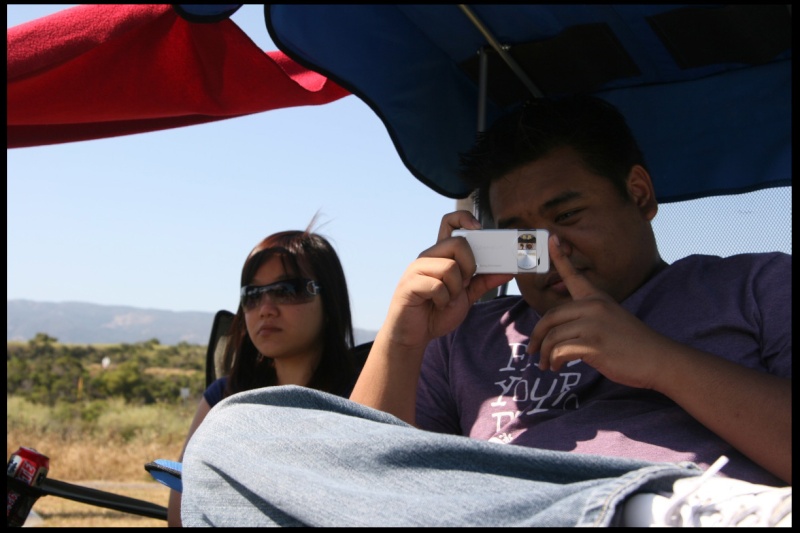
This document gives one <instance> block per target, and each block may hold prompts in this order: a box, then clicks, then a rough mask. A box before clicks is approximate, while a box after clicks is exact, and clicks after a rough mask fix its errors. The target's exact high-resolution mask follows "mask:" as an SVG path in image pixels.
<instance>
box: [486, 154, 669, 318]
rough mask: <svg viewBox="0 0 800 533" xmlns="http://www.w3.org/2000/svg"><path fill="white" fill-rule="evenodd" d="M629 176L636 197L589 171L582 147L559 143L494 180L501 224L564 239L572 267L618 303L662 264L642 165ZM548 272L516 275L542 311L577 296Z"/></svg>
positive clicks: (492, 195)
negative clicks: (581, 156)
mask: <svg viewBox="0 0 800 533" xmlns="http://www.w3.org/2000/svg"><path fill="white" fill-rule="evenodd" d="M634 168H635V169H636V170H635V171H632V172H631V174H630V175H629V176H628V192H629V198H627V199H626V198H624V197H623V196H622V195H621V194H620V192H619V190H618V189H617V188H615V187H614V185H613V184H612V183H611V181H610V180H608V179H607V178H605V177H602V176H598V175H596V174H593V173H592V172H591V171H589V170H588V169H587V168H586V167H585V166H584V164H583V163H582V161H581V159H580V157H579V156H578V154H577V152H575V151H574V150H573V149H571V148H560V149H557V150H555V151H554V152H552V153H551V154H550V155H548V156H547V157H544V158H542V159H540V160H538V161H535V162H533V163H529V164H528V165H526V166H524V167H522V168H520V169H517V170H515V171H513V172H511V173H509V174H508V175H506V176H504V177H502V178H500V179H498V180H496V181H494V182H493V183H492V184H491V186H490V188H489V204H490V207H491V210H492V215H493V217H494V220H495V221H496V222H497V227H498V228H503V229H505V228H511V229H514V228H516V229H524V228H531V229H546V230H548V231H549V232H550V233H551V234H555V235H557V236H558V238H559V240H560V242H561V247H562V249H563V250H564V252H565V253H566V255H567V257H568V258H569V259H570V261H571V262H572V264H573V266H574V267H575V268H576V269H577V270H578V271H579V272H580V273H582V274H583V275H584V276H586V278H587V279H588V280H589V281H590V282H591V283H593V284H594V285H595V286H596V287H597V288H599V289H601V290H603V291H605V292H607V293H608V294H609V295H611V297H613V298H614V299H615V300H617V301H622V300H624V299H625V298H627V297H628V296H629V295H630V294H631V293H632V292H633V291H634V290H636V289H637V288H638V287H639V286H640V285H641V284H642V283H643V282H644V281H645V280H646V279H647V278H648V277H649V276H650V275H651V274H652V272H653V269H654V267H655V265H656V264H657V263H658V261H659V257H658V251H657V249H656V244H655V239H654V237H653V233H652V229H651V226H650V220H652V218H653V217H654V216H655V214H656V211H657V209H658V208H657V204H656V201H655V197H654V195H653V189H652V185H651V183H650V178H649V176H648V175H647V173H646V171H645V170H644V169H642V168H641V167H634ZM550 265H551V266H550V272H549V273H548V274H520V275H518V276H517V277H516V279H517V285H518V286H519V290H520V293H521V294H522V296H523V298H524V299H525V301H526V302H527V303H528V305H530V306H531V307H533V308H534V309H535V310H536V311H537V312H539V313H540V314H543V313H545V312H546V311H547V310H548V309H550V308H552V307H555V306H557V305H560V304H563V303H566V302H568V301H570V300H571V297H570V295H569V292H568V291H567V289H566V287H565V286H564V284H563V283H562V282H561V278H560V276H559V275H558V273H557V272H556V270H555V267H554V266H553V263H552V262H551V263H550Z"/></svg>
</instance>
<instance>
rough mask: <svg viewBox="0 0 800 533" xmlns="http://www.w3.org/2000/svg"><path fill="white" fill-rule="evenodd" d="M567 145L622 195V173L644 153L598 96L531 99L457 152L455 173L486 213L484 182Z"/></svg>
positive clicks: (624, 175) (620, 118)
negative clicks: (458, 169) (458, 165)
mask: <svg viewBox="0 0 800 533" xmlns="http://www.w3.org/2000/svg"><path fill="white" fill-rule="evenodd" d="M566 146H569V147H572V148H573V149H575V150H576V151H577V152H578V153H579V154H580V156H581V158H582V160H583V162H584V164H585V165H586V167H587V168H588V169H589V170H590V171H592V172H594V173H595V174H598V175H600V176H603V177H606V178H608V179H609V180H611V182H612V183H613V184H614V186H615V187H616V188H617V189H618V190H619V191H620V193H621V194H622V195H623V196H624V197H625V198H627V197H628V194H627V189H626V178H627V176H628V173H629V171H630V169H631V167H633V165H637V164H638V165H641V166H643V167H645V168H647V167H646V165H645V162H644V156H643V155H642V151H641V149H640V148H639V145H638V144H637V142H636V139H635V138H634V137H633V134H632V133H631V130H630V128H629V127H628V124H627V123H626V122H625V118H624V117H623V116H622V114H621V113H620V112H619V111H618V110H617V109H616V108H615V107H614V106H612V105H611V104H609V103H608V102H606V101H605V100H601V99H600V98H596V97H592V96H586V95H580V96H572V97H569V98H565V99H561V100H549V99H544V98H538V99H533V100H530V101H529V102H527V103H526V104H524V105H523V106H521V107H520V108H518V109H517V110H515V111H513V112H511V113H509V114H507V115H505V116H503V117H501V118H499V119H498V120H497V121H495V122H494V123H493V124H492V126H491V127H490V128H489V129H488V130H487V131H486V132H484V133H480V134H478V139H477V141H476V143H475V145H474V146H473V147H472V148H471V149H470V150H469V151H467V152H465V153H463V154H462V155H461V178H462V179H463V180H464V182H465V183H467V184H468V185H469V186H470V187H471V188H472V189H473V190H475V194H476V195H477V196H476V200H477V203H478V207H479V208H480V210H481V212H482V213H484V214H487V215H489V216H491V210H490V206H489V196H488V193H489V186H490V185H491V183H492V182H494V181H495V180H496V179H498V178H500V177H502V176H505V175H507V174H508V173H509V172H512V171H514V170H516V169H518V168H520V167H522V166H524V165H526V164H528V163H531V162H533V161H536V160H538V159H541V158H542V157H545V156H547V155H549V154H550V153H552V152H553V151H554V150H556V149H557V148H562V147H566Z"/></svg>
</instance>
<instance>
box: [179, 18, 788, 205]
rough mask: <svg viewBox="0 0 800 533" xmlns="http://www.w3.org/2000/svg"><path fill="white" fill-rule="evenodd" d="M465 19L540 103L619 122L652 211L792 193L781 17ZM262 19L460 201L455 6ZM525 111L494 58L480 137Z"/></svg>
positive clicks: (469, 109) (467, 62) (469, 137)
mask: <svg viewBox="0 0 800 533" xmlns="http://www.w3.org/2000/svg"><path fill="white" fill-rule="evenodd" d="M181 7H182V8H184V9H185V10H187V11H190V10H191V7H192V6H181ZM203 7H204V8H205V9H208V8H209V6H203ZM232 7H235V6H231V5H225V6H220V8H221V9H220V12H222V11H224V10H228V11H230V9H231V8H232ZM471 9H472V11H473V12H474V13H475V14H476V15H477V17H478V18H479V19H480V20H481V21H482V22H483V24H484V25H485V26H487V27H488V29H489V30H490V31H491V32H492V34H493V35H494V36H495V38H496V39H497V40H498V41H499V42H500V43H502V44H503V45H505V46H507V47H508V48H507V51H508V53H509V54H510V55H511V56H512V57H513V58H514V60H515V61H516V62H517V63H518V64H519V65H520V66H521V67H522V68H523V70H524V71H525V72H526V73H527V75H528V76H529V78H530V79H531V80H532V82H533V83H534V85H535V86H536V87H537V88H538V89H539V90H540V91H541V93H542V94H544V95H545V96H550V97H554V98H558V97H561V96H565V95H568V94H573V93H581V92H587V93H592V94H595V95H597V96H599V97H601V98H604V99H606V100H608V101H609V102H611V103H613V104H614V105H616V106H617V107H618V108H619V109H620V110H621V111H622V112H623V114H624V115H625V116H626V117H627V119H628V122H629V124H630V126H631V128H632V129H633V131H634V134H635V135H636V136H637V138H638V139H639V142H640V144H641V147H642V150H643V151H644V153H645V157H646V159H647V162H648V166H649V167H650V171H651V174H652V175H653V179H654V181H655V187H656V192H657V194H658V197H659V201H660V202H674V201H680V200H688V199H693V198H700V197H705V196H713V195H719V194H732V193H740V192H747V191H752V190H757V189H761V188H767V187H776V186H786V185H791V55H792V53H791V13H790V11H789V9H790V8H789V7H788V6H786V5H765V6H740V5H710V4H709V5H615V6H609V5H475V6H471ZM207 13H208V12H207ZM265 17H266V24H267V29H268V31H269V33H270V36H271V37H272V39H273V41H274V42H275V44H276V45H277V46H278V47H279V48H280V49H281V50H282V51H283V52H284V53H286V54H287V55H289V56H290V57H292V58H293V59H295V60H296V61H297V62H298V63H300V64H303V65H304V66H306V67H307V68H310V69H312V70H316V71H318V72H320V73H321V74H324V75H326V76H328V77H329V78H331V79H332V80H333V81H335V82H337V83H338V84H339V85H341V86H343V87H344V88H346V89H347V90H349V91H350V92H352V93H353V94H355V95H357V96H358V97H359V98H361V99H362V100H363V101H364V102H366V103H367V104H368V105H369V106H370V107H371V108H372V110H373V111H374V112H375V113H376V114H377V115H378V116H379V117H380V118H381V120H382V121H383V123H384V125H385V126H386V129H387V130H388V132H389V135H390V136H391V139H392V141H393V142H394V145H395V147H396V148H397V151H398V154H399V155H400V157H401V159H402V161H403V162H404V164H405V165H406V166H407V167H408V169H409V170H410V171H411V173H412V174H413V175H414V176H415V177H416V178H417V179H419V180H420V181H422V182H423V183H424V184H426V185H427V186H428V187H430V188H431V189H433V190H435V191H437V192H438V193H440V194H442V195H445V196H447V197H450V198H463V197H466V196H467V195H468V194H469V193H470V192H471V191H470V190H468V189H467V188H466V186H465V185H464V184H463V183H462V182H461V180H460V179H459V177H458V165H459V154H460V153H461V152H463V151H465V150H466V149H468V148H469V147H470V146H471V145H472V143H473V142H474V140H475V134H476V130H477V124H478V116H477V115H478V84H477V78H478V66H477V65H478V62H477V53H478V51H479V50H480V49H482V48H483V49H487V48H489V47H488V45H487V40H486V38H485V37H484V35H483V34H482V33H481V32H480V31H479V30H478V29H477V28H476V26H475V25H474V24H473V23H472V21H470V20H469V18H468V17H467V16H466V15H465V13H464V12H463V11H462V10H461V9H460V8H459V7H458V6H457V5H327V6H326V5H294V4H286V5H267V6H266V8H265ZM530 96H531V95H530V92H529V91H528V90H527V89H526V88H525V86H524V85H523V84H522V83H520V82H519V81H518V80H517V78H516V77H515V75H514V74H513V73H512V71H511V70H510V69H509V68H508V67H507V66H506V65H505V63H504V62H503V61H502V60H501V59H500V57H499V55H498V54H497V53H495V52H494V51H492V50H489V68H488V102H487V106H486V123H487V124H488V125H490V124H491V123H492V122H493V121H494V120H496V119H497V118H498V117H499V116H500V115H502V114H504V113H506V112H508V111H510V110H511V109H513V108H514V107H516V106H518V105H520V104H521V103H522V102H523V101H524V100H525V99H527V98H529V97H530Z"/></svg>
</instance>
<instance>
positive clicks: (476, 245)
mask: <svg viewBox="0 0 800 533" xmlns="http://www.w3.org/2000/svg"><path fill="white" fill-rule="evenodd" d="M452 235H453V237H464V238H466V239H467V242H468V243H469V247H470V248H471V249H472V254H473V255H474V256H475V263H476V264H477V266H478V268H477V270H476V274H524V273H526V272H528V273H534V274H544V273H547V272H548V271H549V270H550V254H549V253H548V250H547V239H548V237H549V236H550V233H549V232H548V231H547V230H544V229H478V230H467V229H457V230H455V231H453V233H452Z"/></svg>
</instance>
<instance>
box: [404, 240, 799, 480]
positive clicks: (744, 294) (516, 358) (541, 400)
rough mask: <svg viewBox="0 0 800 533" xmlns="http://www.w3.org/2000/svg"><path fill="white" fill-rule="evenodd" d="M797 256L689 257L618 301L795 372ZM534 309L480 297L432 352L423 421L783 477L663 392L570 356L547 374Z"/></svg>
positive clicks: (512, 439) (422, 389)
mask: <svg viewBox="0 0 800 533" xmlns="http://www.w3.org/2000/svg"><path fill="white" fill-rule="evenodd" d="M791 267H792V258H791V255H787V254H781V253H769V254H743V255H737V256H733V257H728V258H720V257H715V256H704V255H693V256H689V257H686V258H684V259H681V260H679V261H676V262H675V263H674V264H672V265H670V266H669V267H667V268H665V269H664V270H662V271H661V272H659V273H658V274H657V275H656V276H654V277H653V278H652V279H650V280H649V281H648V282H647V283H645V284H644V285H643V286H642V287H641V288H639V290H637V291H636V292H635V293H634V294H632V295H631V296H630V297H629V298H628V299H626V300H625V301H624V302H623V303H622V305H623V307H624V308H625V309H627V310H628V311H630V312H631V313H633V314H634V315H636V316H637V317H638V318H639V319H640V320H642V321H643V322H644V323H645V324H647V325H648V326H650V327H651V328H653V329H654V330H655V331H658V332H660V333H662V334H663V335H666V336H667V337H670V338H672V339H675V340H677V341H679V342H681V343H684V344H687V345H690V346H693V347H695V348H697V349H700V350H703V351H706V352H710V353H714V354H717V355H719V356H720V357H724V358H726V359H729V360H731V361H734V362H736V363H739V364H741V365H744V366H746V367H748V368H753V369H757V370H760V371H763V372H768V373H770V374H774V375H776V376H782V377H786V378H791V375H792V332H791V284H792V275H791ZM538 319H539V315H538V314H537V313H536V312H535V311H534V310H533V309H531V308H530V307H528V305H527V304H526V303H525V301H524V300H522V298H521V297H519V296H509V297H505V298H499V299H495V300H493V301H489V302H485V303H478V304H476V305H474V306H473V309H472V310H470V312H469V314H468V316H467V318H466V320H465V321H464V322H463V323H462V324H461V326H459V327H458V328H457V329H456V330H455V331H453V332H452V333H450V334H449V335H446V336H443V337H440V338H439V339H436V340H434V341H433V342H431V344H430V345H429V346H428V348H427V350H426V352H425V358H424V361H423V366H422V374H421V376H420V382H419V391H418V395H417V425H418V426H419V427H421V428H423V429H427V430H431V431H438V432H443V433H452V434H457V435H467V436H469V437H473V438H477V439H482V440H489V441H493V442H498V443H512V444H519V445H523V446H531V447H536V448H544V449H549V450H562V451H571V452H578V453H587V454H597V455H609V456H624V457H632V458H638V459H645V460H650V461H659V462H661V461H671V462H678V461H692V462H695V463H697V464H698V465H700V466H702V467H704V468H707V467H708V465H710V464H711V463H713V462H714V461H715V460H716V459H717V458H719V456H720V455H726V456H727V457H728V458H729V459H730V463H728V465H727V466H726V467H725V468H724V469H723V471H722V474H724V475H727V476H730V477H736V478H740V479H745V480H748V481H751V482H755V483H762V484H770V485H785V483H784V482H782V481H780V480H779V479H778V478H777V477H775V476H773V475H772V474H770V473H768V472H767V471H766V470H764V469H762V468H761V467H759V466H757V465H756V464H755V463H753V462H752V461H750V460H749V459H747V458H746V457H745V456H743V455H742V454H740V453H739V452H737V451H736V450H735V449H734V448H733V447H732V446H731V445H729V444H728V443H727V442H725V441H724V440H722V439H721V438H719V437H718V436H716V434H714V433H713V432H711V431H710V430H708V429H706V428H705V427H704V426H703V425H702V424H700V423H699V422H697V421H696V420H695V419H694V418H692V417H691V416H690V415H689V414H688V413H686V412H685V411H684V410H683V409H682V408H680V407H678V405H677V404H676V403H675V402H673V401H672V400H670V399H669V398H668V397H666V396H664V395H662V394H660V393H657V392H654V391H651V390H645V389H636V388H632V387H626V386H623V385H619V384H616V383H614V382H612V381H610V380H608V379H606V378H605V377H603V376H602V375H601V374H600V373H599V372H597V371H596V370H594V369H593V368H592V367H590V366H589V365H587V364H584V363H583V362H580V361H573V362H572V363H570V364H567V365H565V366H564V367H563V368H562V369H561V370H560V371H559V372H557V373H554V372H550V371H548V372H541V371H540V370H539V369H538V367H537V366H536V363H537V362H538V354H533V355H532V356H527V355H526V354H525V349H526V347H527V344H528V342H529V338H530V333H531V332H532V331H533V327H534V325H535V324H536V322H537V321H538Z"/></svg>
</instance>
